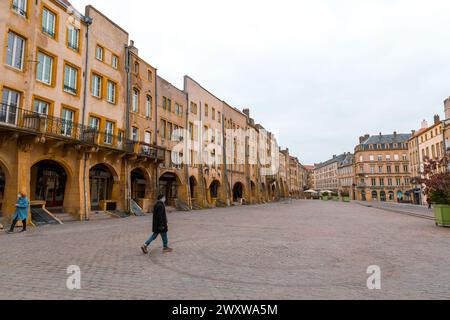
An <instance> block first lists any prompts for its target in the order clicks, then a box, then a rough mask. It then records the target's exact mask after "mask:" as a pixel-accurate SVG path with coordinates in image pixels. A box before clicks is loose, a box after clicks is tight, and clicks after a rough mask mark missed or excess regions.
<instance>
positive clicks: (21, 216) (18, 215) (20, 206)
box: [13, 197, 30, 221]
mask: <svg viewBox="0 0 450 320" xmlns="http://www.w3.org/2000/svg"><path fill="white" fill-rule="evenodd" d="M29 204H30V203H29V201H28V198H27V197H20V198H19V199H18V200H17V207H16V211H15V212H14V217H13V220H15V219H17V220H19V221H23V220H26V219H27V218H28V206H29Z"/></svg>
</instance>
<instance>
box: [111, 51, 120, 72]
mask: <svg viewBox="0 0 450 320" xmlns="http://www.w3.org/2000/svg"><path fill="white" fill-rule="evenodd" d="M111 66H112V67H113V68H114V69H118V68H119V57H118V56H116V55H115V54H113V56H112V58H111Z"/></svg>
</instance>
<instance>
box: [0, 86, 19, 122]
mask: <svg viewBox="0 0 450 320" xmlns="http://www.w3.org/2000/svg"><path fill="white" fill-rule="evenodd" d="M20 97H21V95H20V92H17V91H14V90H11V89H7V88H3V91H2V104H1V106H0V123H6V124H16V122H17V108H20Z"/></svg>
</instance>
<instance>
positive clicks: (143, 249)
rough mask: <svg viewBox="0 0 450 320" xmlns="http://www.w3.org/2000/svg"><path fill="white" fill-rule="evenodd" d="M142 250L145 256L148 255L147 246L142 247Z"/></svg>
mask: <svg viewBox="0 0 450 320" xmlns="http://www.w3.org/2000/svg"><path fill="white" fill-rule="evenodd" d="M141 250H142V252H143V253H144V254H147V253H148V249H147V246H146V245H145V244H144V245H143V246H142V247H141Z"/></svg>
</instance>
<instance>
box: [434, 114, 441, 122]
mask: <svg viewBox="0 0 450 320" xmlns="http://www.w3.org/2000/svg"><path fill="white" fill-rule="evenodd" d="M439 123H441V117H439V115H438V114H436V115H435V116H434V124H439Z"/></svg>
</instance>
